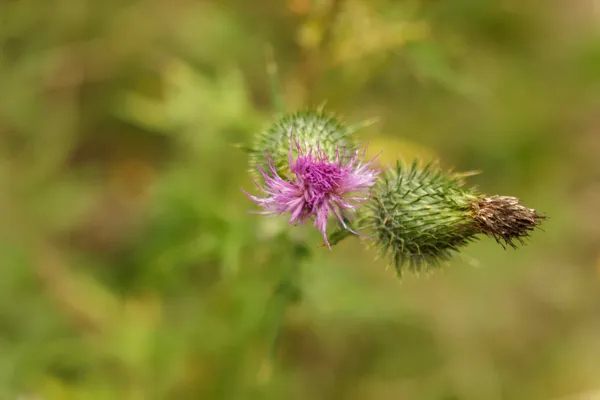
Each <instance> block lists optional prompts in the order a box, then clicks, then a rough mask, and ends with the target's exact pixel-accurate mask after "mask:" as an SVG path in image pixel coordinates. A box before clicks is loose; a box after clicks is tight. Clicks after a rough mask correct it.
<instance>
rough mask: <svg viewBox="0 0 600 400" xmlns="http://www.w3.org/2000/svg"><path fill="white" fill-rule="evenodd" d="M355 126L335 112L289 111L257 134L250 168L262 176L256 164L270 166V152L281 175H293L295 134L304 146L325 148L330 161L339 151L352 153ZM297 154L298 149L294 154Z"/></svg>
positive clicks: (316, 148) (257, 175) (354, 148)
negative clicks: (290, 159)
mask: <svg viewBox="0 0 600 400" xmlns="http://www.w3.org/2000/svg"><path fill="white" fill-rule="evenodd" d="M354 131H355V129H353V128H351V127H349V126H347V125H345V124H344V123H343V122H341V121H340V120H338V119H337V118H336V117H335V116H334V115H333V114H330V113H327V112H325V111H322V110H305V111H299V112H296V113H293V114H286V115H283V116H282V117H280V119H279V120H278V121H276V122H275V123H273V124H272V125H270V127H269V128H268V129H266V130H265V131H263V132H261V133H259V134H258V135H257V136H256V139H255V142H254V145H253V147H252V150H251V153H250V171H251V172H252V173H253V174H254V176H255V177H260V176H259V174H257V172H258V168H257V167H261V168H263V169H264V170H268V169H269V165H268V161H267V159H266V157H265V155H268V157H270V159H271V160H272V163H273V165H274V167H275V169H276V171H277V173H278V174H280V175H282V176H290V170H289V167H288V164H289V163H288V153H289V151H290V143H291V142H290V141H291V137H292V136H293V138H294V140H295V141H297V142H298V143H299V144H300V145H301V146H302V148H305V149H308V150H310V149H311V148H312V149H314V150H315V151H317V150H319V151H322V152H323V153H324V154H325V155H326V156H327V157H328V158H329V159H330V160H334V159H336V156H337V155H336V154H337V152H338V151H341V152H344V151H345V153H346V154H347V155H348V156H350V155H352V154H353V153H354V151H355V150H356V144H355V142H354V140H353V138H352V133H354ZM295 156H297V152H296V154H295Z"/></svg>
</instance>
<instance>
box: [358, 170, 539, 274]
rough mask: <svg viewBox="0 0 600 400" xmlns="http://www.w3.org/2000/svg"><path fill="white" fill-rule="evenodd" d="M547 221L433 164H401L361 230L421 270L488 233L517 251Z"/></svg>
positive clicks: (397, 259) (376, 194) (379, 189)
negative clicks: (516, 243) (468, 185)
mask: <svg viewBox="0 0 600 400" xmlns="http://www.w3.org/2000/svg"><path fill="white" fill-rule="evenodd" d="M541 219H543V217H542V216H540V215H539V214H537V213H536V212H535V210H532V209H528V208H526V207H523V206H522V205H520V204H519V202H518V200H517V199H516V198H514V197H500V196H494V197H486V196H484V195H481V194H479V193H477V192H476V191H475V190H473V189H468V188H465V187H464V182H463V180H462V179H461V178H459V177H457V176H455V175H452V174H450V173H446V172H444V171H442V170H440V169H438V168H436V167H434V166H432V165H431V164H429V165H427V166H425V167H420V166H419V165H418V163H416V162H415V163H413V164H412V165H410V166H409V165H406V164H401V163H398V164H397V166H396V168H392V169H390V170H388V171H386V173H385V174H384V175H383V177H382V179H380V180H379V182H378V183H377V185H376V186H375V188H374V189H373V191H372V197H371V199H370V201H369V202H368V203H367V204H366V205H365V207H363V208H362V210H361V218H360V219H359V220H358V221H357V225H358V228H359V229H360V230H361V231H363V232H365V233H367V234H368V235H369V236H371V237H372V239H374V241H375V243H376V244H377V245H378V246H379V247H380V249H381V251H382V252H383V253H385V254H387V255H388V256H389V257H390V259H391V261H392V262H393V263H394V265H395V267H396V270H397V272H398V274H399V275H401V273H402V267H403V266H404V265H406V264H408V266H409V269H410V270H412V271H418V270H420V269H421V267H422V266H425V265H436V264H438V262H439V261H440V260H445V259H447V258H449V257H450V256H451V255H452V253H453V252H457V251H459V248H460V247H462V246H465V245H467V244H468V243H469V242H471V241H473V240H475V239H476V238H477V235H478V234H486V235H489V236H492V237H494V238H496V240H497V241H498V242H501V241H504V242H505V243H507V244H510V245H513V246H514V241H515V240H517V241H519V242H522V239H523V238H524V237H526V236H527V235H528V233H529V232H530V231H531V230H532V229H534V228H535V227H536V226H537V225H538V224H539V222H540V221H541Z"/></svg>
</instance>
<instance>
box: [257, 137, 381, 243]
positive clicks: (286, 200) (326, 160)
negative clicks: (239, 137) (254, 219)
mask: <svg viewBox="0 0 600 400" xmlns="http://www.w3.org/2000/svg"><path fill="white" fill-rule="evenodd" d="M346 153H347V151H346V149H340V148H339V147H338V148H337V149H336V152H335V158H333V159H331V158H330V157H328V155H327V153H326V152H325V151H324V150H323V149H321V148H320V147H319V146H317V147H316V148H313V147H308V146H302V145H301V144H300V143H299V142H298V141H295V140H294V139H293V136H292V135H290V149H289V152H288V167H289V171H290V177H289V178H283V177H282V176H281V175H280V174H279V173H278V172H277V170H276V168H275V166H274V163H273V161H272V159H271V157H270V155H269V154H266V157H267V161H268V171H265V169H264V168H262V167H260V166H258V167H257V168H258V170H259V171H260V173H261V174H262V176H263V178H264V185H263V186H261V185H259V184H258V183H256V182H255V183H256V185H257V186H258V187H259V189H260V190H261V191H262V192H263V193H264V194H265V195H264V196H263V197H259V196H253V195H250V194H248V193H247V195H248V197H249V198H250V199H251V200H253V201H254V202H256V203H257V204H258V205H259V206H261V207H262V208H263V211H261V212H260V213H262V214H277V215H282V214H285V213H289V214H291V216H290V223H291V224H299V223H303V222H305V221H307V220H310V219H313V218H314V225H315V226H316V227H317V229H318V230H319V231H320V232H321V233H322V234H323V238H324V239H325V243H326V244H327V246H328V247H330V246H329V241H328V240H327V233H326V231H327V221H328V219H329V216H330V215H334V216H335V217H336V218H337V219H338V220H339V221H340V223H341V224H342V226H343V227H344V228H346V229H348V230H349V231H351V232H353V231H352V230H351V229H350V228H349V227H348V225H347V224H346V220H347V212H348V211H354V210H355V209H356V207H357V203H358V202H360V201H364V200H367V199H368V198H369V188H370V187H371V186H373V185H374V184H375V180H376V177H377V175H378V173H379V172H378V171H377V170H376V169H375V168H373V167H372V164H373V161H374V159H372V160H370V161H368V162H364V152H363V153H362V154H360V153H359V152H358V151H354V152H353V153H352V154H346ZM353 233H355V232H353ZM330 248H331V247H330Z"/></svg>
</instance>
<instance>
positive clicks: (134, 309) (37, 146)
mask: <svg viewBox="0 0 600 400" xmlns="http://www.w3.org/2000/svg"><path fill="white" fill-rule="evenodd" d="M599 26H600V5H599V4H598V2H597V1H595V0H531V1H521V0H446V1H433V0H287V1H275V0H260V1H259V0H257V1H246V0H222V1H194V0H137V1H134V0H127V1H123V0H104V1H93V0H56V1H46V2H43V1H34V0H3V1H1V2H0V142H1V144H0V152H1V153H0V266H1V278H0V399H40V400H41V399H44V400H45V399H69V400H70V399H136V400H137V399H283V398H289V399H382V400H386V399H443V400H463V399H465V400H470V399H473V400H485V399H494V400H495V399H527V400H531V399H559V398H571V397H569V396H576V395H577V394H578V393H579V394H580V393H588V392H592V391H594V390H600V290H599V289H600V212H599V209H600V161H599V157H600V30H599V29H598V27H599ZM269 49H271V51H269ZM270 54H271V55H272V56H269V55H270ZM270 57H272V58H274V60H276V62H277V64H278V67H279V84H280V87H279V89H277V90H279V91H280V92H281V95H282V98H283V100H284V103H285V109H286V110H287V111H294V110H297V109H300V108H303V107H307V106H319V105H322V104H324V103H325V104H326V108H327V109H328V110H330V111H332V112H336V113H338V114H339V115H340V116H341V118H343V119H344V120H346V121H347V122H348V123H356V122H360V121H363V120H365V119H371V118H377V119H378V121H379V122H377V123H375V124H373V125H370V126H369V127H366V128H365V129H363V130H361V131H360V133H359V136H360V139H361V140H364V141H365V142H367V141H368V142H370V149H371V151H373V152H376V151H378V150H384V153H383V154H382V156H381V159H382V161H383V162H392V161H394V160H395V159H398V158H402V159H405V160H407V161H410V160H412V159H413V158H415V157H419V158H423V159H432V158H437V159H439V160H440V163H441V165H442V166H444V167H445V168H454V169H456V170H459V171H463V170H464V171H472V170H478V171H482V173H481V174H479V175H477V176H473V177H471V178H469V183H470V184H473V185H476V186H477V187H478V188H479V189H480V190H481V191H483V192H486V193H489V194H491V195H493V194H502V195H512V196H517V197H519V198H520V199H521V201H522V202H523V203H524V204H526V205H527V206H529V207H533V208H535V209H536V210H539V211H540V212H543V213H545V214H546V215H548V216H549V217H550V219H548V220H547V221H545V223H544V224H543V228H544V231H543V232H542V231H537V232H535V233H534V234H533V236H532V238H531V240H530V241H529V244H528V245H527V246H525V247H523V248H520V249H518V250H512V249H511V250H506V251H505V250H503V249H502V248H501V247H500V246H498V245H497V244H496V243H495V242H494V241H493V240H491V239H485V238H484V239H482V240H481V241H479V242H478V243H476V244H473V245H471V246H469V247H468V248H467V249H465V250H464V251H463V252H462V253H461V254H460V255H458V256H456V257H455V258H454V259H453V260H452V261H451V262H448V263H447V264H445V265H443V268H440V269H437V270H435V271H434V272H433V273H427V274H421V275H420V276H412V275H407V276H405V277H404V278H403V279H402V280H398V279H397V278H396V275H395V271H394V269H393V268H388V267H387V263H386V262H385V260H382V259H376V256H377V254H376V252H374V251H373V250H369V249H367V248H365V246H363V245H362V244H361V242H360V241H359V240H357V239H356V238H349V239H346V241H344V242H342V243H341V244H340V245H339V246H337V247H336V248H334V251H332V252H329V251H328V250H327V248H322V247H319V245H320V244H321V243H322V241H321V240H320V239H319V233H318V232H317V231H316V230H315V229H314V228H311V227H298V228H289V227H287V225H286V222H285V220H282V219H278V218H265V217H262V216H257V215H252V214H249V213H248V210H251V209H253V208H254V205H253V204H251V203H250V202H249V201H248V199H247V198H246V197H245V196H244V194H243V193H242V191H241V190H240V187H246V188H252V183H251V181H250V178H249V175H248V167H247V155H246V154H245V153H244V152H243V151H242V150H241V149H240V148H239V147H236V145H237V144H242V145H243V144H246V143H249V142H251V138H252V136H253V134H254V133H256V132H257V131H259V130H261V129H264V128H265V127H266V126H268V124H269V123H270V122H271V121H272V118H273V115H274V108H273V104H272V101H271V95H270V91H271V88H272V86H274V85H273V82H274V81H273V80H272V79H271V80H270V79H269V78H268V74H267V72H266V70H267V68H266V65H267V61H268V60H269V59H270ZM290 270H293V271H294V275H291V278H290V279H289V281H287V282H286V277H290V275H289V271H290ZM282 282H283V283H287V286H288V287H293V288H294V289H295V293H294V298H293V299H292V298H291V297H288V298H287V299H289V300H290V302H289V303H288V304H286V303H285V302H282V301H279V302H274V301H273V299H274V298H279V299H280V300H281V298H285V296H284V297H282V296H279V297H277V296H275V297H273V293H274V291H275V292H277V288H278V287H279V288H281V285H280V283H282ZM283 286H285V285H283ZM288 292H289V290H288ZM291 300H294V301H291ZM573 398H581V397H573Z"/></svg>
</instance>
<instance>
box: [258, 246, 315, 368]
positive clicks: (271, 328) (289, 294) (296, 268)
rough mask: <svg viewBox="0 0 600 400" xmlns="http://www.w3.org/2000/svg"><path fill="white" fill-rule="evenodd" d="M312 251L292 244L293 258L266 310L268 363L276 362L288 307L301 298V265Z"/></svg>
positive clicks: (270, 364)
mask: <svg viewBox="0 0 600 400" xmlns="http://www.w3.org/2000/svg"><path fill="white" fill-rule="evenodd" d="M309 255H310V252H309V250H308V248H307V247H306V246H305V245H304V244H301V243H293V244H292V259H291V263H290V265H289V268H287V269H286V271H285V272H284V273H283V274H282V276H281V279H280V280H279V283H278V284H277V286H276V287H275V288H274V290H273V294H272V295H271V298H270V299H269V302H268V304H267V310H266V321H265V324H266V325H267V329H268V331H267V335H268V336H267V340H268V342H267V343H269V347H268V363H269V366H272V365H273V364H274V361H275V358H276V356H277V350H278V348H279V342H280V339H281V333H282V330H283V326H284V323H285V316H286V311H287V309H288V307H289V306H290V305H292V304H294V303H296V302H298V301H300V298H301V294H302V293H301V289H300V287H299V285H298V281H299V275H300V267H301V263H302V261H303V260H304V259H306V258H308V256H309Z"/></svg>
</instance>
